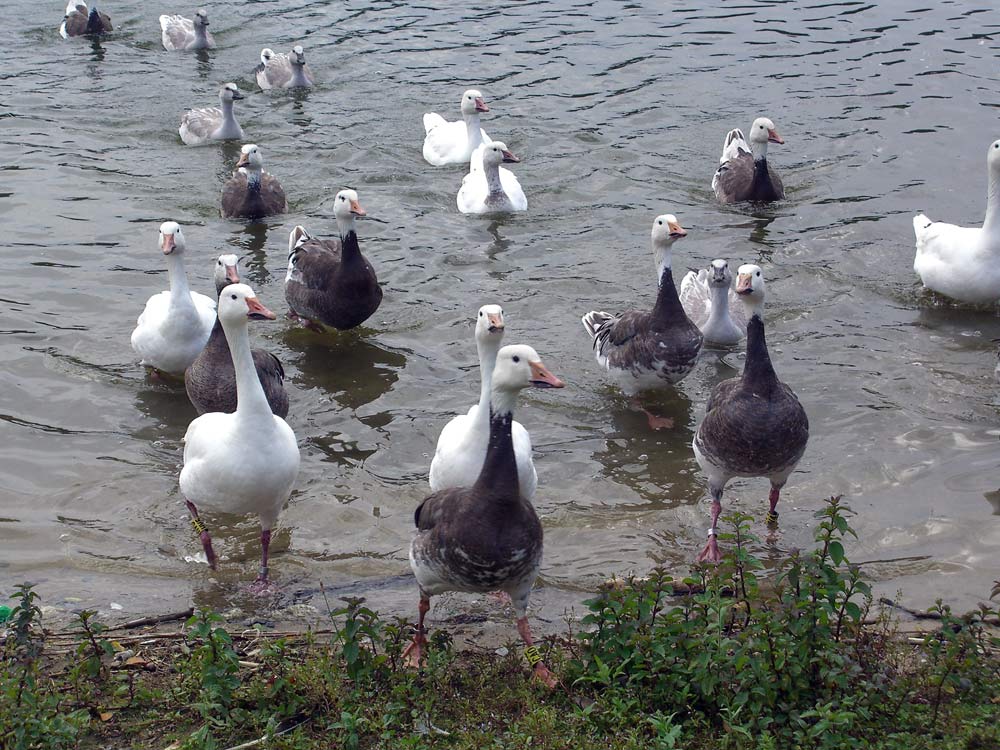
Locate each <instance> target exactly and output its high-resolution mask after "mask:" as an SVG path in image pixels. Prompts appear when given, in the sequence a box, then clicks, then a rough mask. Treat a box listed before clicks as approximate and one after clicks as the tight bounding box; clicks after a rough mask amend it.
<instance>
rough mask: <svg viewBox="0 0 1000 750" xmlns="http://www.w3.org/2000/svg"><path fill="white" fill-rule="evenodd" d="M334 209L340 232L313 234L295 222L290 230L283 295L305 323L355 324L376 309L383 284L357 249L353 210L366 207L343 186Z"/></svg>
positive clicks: (360, 212)
mask: <svg viewBox="0 0 1000 750" xmlns="http://www.w3.org/2000/svg"><path fill="white" fill-rule="evenodd" d="M333 214H334V216H335V217H336V219H337V227H338V229H339V230H340V236H339V237H331V238H330V239H325V240H324V239H319V238H313V237H311V236H310V235H309V233H308V232H306V230H305V229H304V228H303V227H301V226H298V227H295V228H294V229H293V230H292V232H291V234H290V235H289V236H288V273H287V274H286V275H285V300H286V301H287V302H288V307H289V308H291V312H292V314H293V315H294V316H295V317H297V318H299V319H300V320H302V321H303V322H304V323H305V324H306V325H307V326H308V327H321V326H329V327H330V328H337V329H339V330H346V329H348V328H354V327H356V326H359V325H361V324H362V323H364V322H365V321H366V320H368V318H370V317H371V316H372V315H374V314H375V311H376V310H377V309H378V306H379V305H380V304H381V303H382V288H381V287H380V286H379V285H378V278H377V277H376V276H375V269H374V268H372V264H371V263H369V262H368V259H367V258H365V256H364V255H362V254H361V248H360V246H359V245H358V234H357V232H356V231H355V228H354V219H355V217H356V216H364V215H365V210H364V209H363V208H361V204H360V203H358V194H357V193H356V192H355V191H353V190H341V191H340V192H339V193H337V197H336V199H335V200H334V205H333Z"/></svg>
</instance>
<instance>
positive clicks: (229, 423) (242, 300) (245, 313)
mask: <svg viewBox="0 0 1000 750" xmlns="http://www.w3.org/2000/svg"><path fill="white" fill-rule="evenodd" d="M274 318H275V315H274V313H273V312H271V311H270V310H268V309H267V308H266V307H264V305H262V304H261V303H260V300H258V299H257V296H256V295H255V294H254V292H253V290H252V289H251V288H250V287H248V286H247V285H246V284H231V285H230V286H227V287H226V288H225V289H223V293H222V296H221V297H220V298H219V321H220V322H221V324H222V330H223V331H224V332H225V335H226V341H227V342H228V343H229V351H230V353H231V355H232V360H233V369H234V371H235V374H236V392H237V405H236V411H234V412H233V413H232V414H223V413H221V412H211V413H209V414H202V415H201V416H200V417H198V418H197V419H195V420H194V421H193V422H191V424H190V425H188V428H187V432H186V433H185V435H184V468H182V469H181V475H180V488H181V494H182V495H183V497H184V501H185V503H186V505H187V508H188V511H189V512H190V514H191V517H192V518H191V525H192V526H193V527H194V529H195V532H196V533H197V534H198V536H199V538H200V539H201V543H202V547H203V548H204V550H205V557H206V558H207V559H208V564H209V566H211V567H212V568H213V569H214V568H215V567H216V557H215V551H214V550H213V548H212V538H211V535H210V534H209V532H208V530H207V529H206V528H205V524H204V522H203V521H202V520H201V517H200V516H199V510H206V509H207V510H210V511H214V512H217V513H253V514H255V515H256V516H257V517H258V518H259V519H260V527H261V534H260V544H261V562H260V574H259V575H258V576H257V582H258V583H261V584H263V583H265V582H266V581H267V577H268V551H269V548H270V543H271V529H272V528H273V527H274V524H275V523H276V522H277V520H278V514H279V513H280V512H281V509H282V508H283V507H284V505H285V502H286V501H287V500H288V496H289V495H290V494H291V492H292V486H293V485H294V484H295V478H296V477H297V476H298V473H299V447H298V444H297V443H296V440H295V433H294V432H292V428H291V427H289V426H288V425H287V424H286V423H285V420H284V419H282V418H281V417H279V416H277V415H275V414H273V413H272V412H271V405H270V404H268V402H267V398H266V397H265V395H264V389H263V387H261V384H260V380H259V379H258V377H257V371H256V369H255V368H254V362H253V355H252V354H251V351H250V337H249V335H248V333H247V324H248V322H249V321H250V320H274Z"/></svg>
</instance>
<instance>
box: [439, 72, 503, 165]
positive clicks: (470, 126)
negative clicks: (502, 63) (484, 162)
mask: <svg viewBox="0 0 1000 750" xmlns="http://www.w3.org/2000/svg"><path fill="white" fill-rule="evenodd" d="M461 108H462V120H461V121H455V122H448V121H447V120H445V119H444V118H443V117H442V116H441V115H439V114H438V113H437V112H428V113H427V114H425V115H424V132H425V133H426V135H425V136H424V160H425V161H427V162H428V163H429V164H433V165H434V166H435V167H443V166H445V165H446V164H468V163H469V159H471V158H472V153H473V152H474V151H475V150H476V149H477V148H478V147H479V145H480V144H481V143H489V142H490V137H489V136H488V135H486V131H485V130H483V129H482V127H480V125H479V114H480V113H481V112H489V111H490V108H489V107H487V106H486V102H485V101H483V95H482V94H481V93H480V92H478V91H477V90H476V89H469V90H468V91H466V92H465V93H464V94H462V103H461Z"/></svg>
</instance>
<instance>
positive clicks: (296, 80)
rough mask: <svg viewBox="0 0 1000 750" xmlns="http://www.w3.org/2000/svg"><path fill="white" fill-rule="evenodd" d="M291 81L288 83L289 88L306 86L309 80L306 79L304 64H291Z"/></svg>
mask: <svg viewBox="0 0 1000 750" xmlns="http://www.w3.org/2000/svg"><path fill="white" fill-rule="evenodd" d="M291 65H292V80H291V81H290V82H289V84H288V85H289V86H308V85H309V79H308V78H306V66H305V63H303V64H302V65H299V64H298V63H292V64H291Z"/></svg>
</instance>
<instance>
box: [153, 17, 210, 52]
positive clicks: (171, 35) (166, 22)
mask: <svg viewBox="0 0 1000 750" xmlns="http://www.w3.org/2000/svg"><path fill="white" fill-rule="evenodd" d="M160 29H161V30H162V32H163V33H162V35H161V41H162V42H163V48H164V49H168V50H178V49H183V50H187V49H190V50H195V49H214V48H215V39H213V38H212V35H211V34H209V33H208V13H206V12H205V11H204V10H202V9H200V8H199V9H198V11H197V12H196V13H195V14H194V20H191V19H190V18H185V17H184V16H175V15H171V16H168V15H162V16H160Z"/></svg>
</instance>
